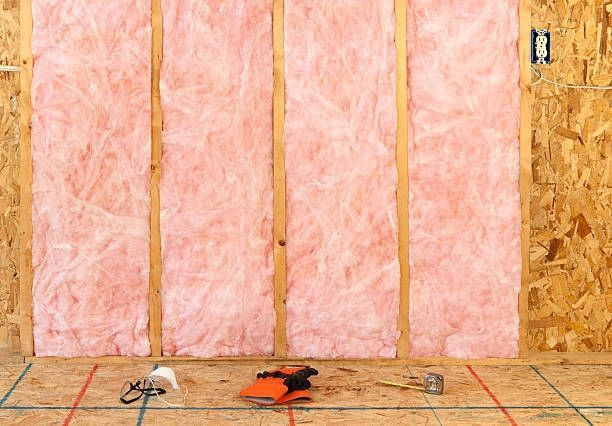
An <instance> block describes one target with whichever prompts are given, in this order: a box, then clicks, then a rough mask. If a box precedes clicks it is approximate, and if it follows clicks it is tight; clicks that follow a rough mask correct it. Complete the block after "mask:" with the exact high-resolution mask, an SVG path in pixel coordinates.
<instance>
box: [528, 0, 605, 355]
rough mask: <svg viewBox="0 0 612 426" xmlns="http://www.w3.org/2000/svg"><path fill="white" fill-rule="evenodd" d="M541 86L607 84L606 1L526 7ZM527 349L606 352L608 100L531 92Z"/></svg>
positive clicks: (601, 95) (539, 0) (547, 89)
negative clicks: (547, 48)
mask: <svg viewBox="0 0 612 426" xmlns="http://www.w3.org/2000/svg"><path fill="white" fill-rule="evenodd" d="M532 19H533V26H534V27H537V28H547V29H548V30H550V31H551V33H552V56H553V63H552V64H551V65H550V66H540V69H541V70H542V72H543V74H544V76H545V77H546V78H548V79H551V80H555V81H559V82H563V83H566V84H581V85H584V84H591V85H610V84H611V83H612V65H611V62H612V61H611V59H612V55H611V53H612V49H611V46H612V28H611V25H612V2H610V1H608V2H607V3H605V2H603V1H602V0H590V1H580V0H565V1H554V0H534V2H533V13H532ZM533 95H534V99H533V105H532V108H533V109H532V129H533V139H532V170H533V180H534V183H533V187H532V192H531V244H530V272H531V273H530V286H529V345H530V349H531V350H532V351H562V352H565V351H593V352H596V351H606V350H607V351H609V350H611V349H612V328H611V323H612V279H611V276H610V275H611V272H610V271H611V268H612V206H611V199H612V123H611V119H612V92H610V91H597V90H577V89H571V90H568V89H565V88H556V87H553V86H551V85H549V84H547V83H541V84H539V85H537V86H536V87H535V88H534V90H533Z"/></svg>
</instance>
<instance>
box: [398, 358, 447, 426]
mask: <svg viewBox="0 0 612 426" xmlns="http://www.w3.org/2000/svg"><path fill="white" fill-rule="evenodd" d="M407 368H408V374H410V377H415V376H414V374H412V370H411V369H410V367H408V366H407ZM412 380H413V381H414V383H415V384H416V385H417V386H419V385H420V384H419V383H418V382H417V380H416V379H412ZM422 395H423V398H424V399H425V402H426V403H427V405H428V406H429V408H431V412H432V413H433V415H434V417H435V418H436V420H437V421H438V424H439V425H440V426H442V422H441V421H440V418H439V417H438V413H436V410H434V408H433V407H432V406H431V403H430V402H429V399H427V394H426V393H425V392H423V393H422Z"/></svg>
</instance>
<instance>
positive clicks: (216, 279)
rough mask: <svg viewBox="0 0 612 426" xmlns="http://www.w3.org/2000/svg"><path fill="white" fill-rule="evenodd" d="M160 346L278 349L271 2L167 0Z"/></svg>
mask: <svg viewBox="0 0 612 426" xmlns="http://www.w3.org/2000/svg"><path fill="white" fill-rule="evenodd" d="M162 9H163V15H164V16H163V18H164V61H163V64H162V75H161V91H162V109H163V116H164V132H163V154H164V155H163V161H162V180H161V233H162V258H163V268H162V269H163V272H162V309H163V312H162V313H163V351H164V354H166V355H192V356H202V357H212V356H231V355H254V354H267V355H270V354H272V352H273V350H274V307H273V303H274V296H273V290H274V284H273V274H274V270H273V267H274V265H273V258H272V247H273V246H272V237H273V235H272V208H273V204H272V195H273V189H272V188H273V184H272V149H273V145H272V92H273V76H272V72H273V68H272V55H273V54H272V1H270V0H250V1H242V0H215V1H202V0H163V2H162Z"/></svg>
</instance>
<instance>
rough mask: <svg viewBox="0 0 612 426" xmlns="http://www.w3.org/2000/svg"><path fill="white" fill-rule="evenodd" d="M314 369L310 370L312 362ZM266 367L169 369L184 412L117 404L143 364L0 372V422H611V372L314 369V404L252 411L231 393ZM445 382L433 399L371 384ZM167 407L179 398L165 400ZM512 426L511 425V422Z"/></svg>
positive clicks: (21, 367)
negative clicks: (183, 393)
mask: <svg viewBox="0 0 612 426" xmlns="http://www.w3.org/2000/svg"><path fill="white" fill-rule="evenodd" d="M313 366H315V367H319V366H316V365H313ZM272 367H274V366H271V365H255V364H249V365H218V364H217V365H216V364H210V363H190V364H176V365H173V368H174V370H175V372H176V375H177V379H178V381H179V384H180V385H181V386H183V387H185V388H187V389H188V390H189V394H188V396H187V404H186V407H182V408H172V407H167V406H165V405H164V404H163V403H162V402H160V401H158V400H157V399H156V397H151V398H149V399H147V400H140V401H137V402H135V403H133V404H131V405H127V406H126V405H123V404H121V402H120V401H119V400H118V393H119V390H120V388H121V386H122V384H123V383H124V381H126V380H133V379H135V378H137V377H139V376H142V375H143V374H146V373H148V372H150V371H151V369H152V368H153V364H152V363H139V364H129V365H128V364H121V365H97V366H96V365H87V364H79V365H74V364H72V365H70V364H65V363H55V364H20V363H5V364H2V365H0V398H1V399H0V423H5V424H8V423H11V424H47V423H64V424H66V421H68V423H71V424H87V425H91V424H152V425H153V424H181V425H191V424H215V425H223V424H232V425H236V424H265V425H268V424H271V425H277V424H278V425H287V424H289V425H292V424H295V425H297V424H351V425H367V424H394V423H395V424H433V425H440V424H451V425H452V424H472V425H476V424H483V425H484V424H486V425H491V424H567V425H574V424H606V423H608V424H609V423H610V422H612V367H611V366H609V365H608V366H604V365H590V366H541V367H537V366H495V367H493V366H438V367H435V366H431V367H409V366H400V365H398V366H387V367H375V366H363V365H359V364H355V365H351V366H346V367H345V366H343V367H335V366H333V365H325V366H320V368H319V371H320V374H319V376H317V377H314V378H313V379H312V382H313V385H314V387H313V389H312V393H313V396H314V402H312V403H310V404H303V403H301V404H296V405H293V406H291V407H287V406H279V407H258V406H254V405H251V404H248V403H245V402H243V401H241V400H240V399H238V397H237V395H238V392H239V391H240V389H241V388H242V387H244V386H246V385H248V384H250V383H251V382H252V380H253V379H254V377H255V375H256V373H257V372H258V371H262V370H264V369H270V368H272ZM428 371H436V372H439V373H441V374H443V375H444V377H445V380H446V392H445V394H444V395H442V396H434V395H425V394H423V393H420V392H418V391H412V390H403V389H398V388H392V387H386V386H380V385H377V384H376V381H377V380H379V379H387V380H395V381H403V382H410V381H411V379H410V377H411V376H419V375H422V374H424V373H426V372H428ZM167 399H168V400H170V401H175V402H178V401H179V400H180V399H181V398H179V397H178V395H177V394H173V393H170V394H169V395H168V396H167ZM513 422H514V423H513Z"/></svg>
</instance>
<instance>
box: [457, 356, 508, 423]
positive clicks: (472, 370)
mask: <svg viewBox="0 0 612 426" xmlns="http://www.w3.org/2000/svg"><path fill="white" fill-rule="evenodd" d="M466 367H467V369H468V370H469V371H470V373H472V376H474V378H475V379H476V381H478V383H480V386H482V388H483V389H484V391H485V392H486V393H487V394H488V395H489V396H490V397H491V399H492V400H493V402H494V403H495V405H497V408H499V410H500V411H501V412H502V413H503V414H504V416H506V418H507V419H508V421H509V422H510V424H511V425H512V426H518V424H517V423H516V420H514V418H513V417H512V416H511V415H510V413H509V412H508V410H506V409H505V408H504V406H503V405H502V404H501V402H499V399H497V397H496V396H495V394H494V393H493V392H491V389H489V387H488V386H487V384H486V383H485V382H484V380H482V379H481V378H480V376H479V375H478V374H476V372H475V371H474V369H473V368H472V366H471V365H466Z"/></svg>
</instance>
